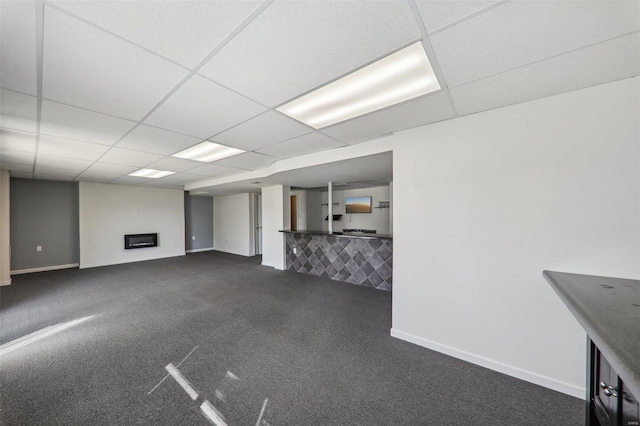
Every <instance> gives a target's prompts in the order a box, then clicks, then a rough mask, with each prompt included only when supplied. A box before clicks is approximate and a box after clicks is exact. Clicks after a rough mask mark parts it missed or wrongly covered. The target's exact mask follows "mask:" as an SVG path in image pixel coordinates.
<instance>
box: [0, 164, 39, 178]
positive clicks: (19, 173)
mask: <svg viewBox="0 0 640 426" xmlns="http://www.w3.org/2000/svg"><path fill="white" fill-rule="evenodd" d="M1 168H2V170H10V171H11V173H10V175H11V177H12V178H18V179H33V173H31V172H22V171H19V170H16V171H13V170H11V169H5V168H4V167H1Z"/></svg>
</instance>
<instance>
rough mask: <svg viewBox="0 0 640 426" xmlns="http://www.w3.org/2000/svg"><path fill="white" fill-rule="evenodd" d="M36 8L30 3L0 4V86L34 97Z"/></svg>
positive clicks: (4, 2)
mask: <svg viewBox="0 0 640 426" xmlns="http://www.w3.org/2000/svg"><path fill="white" fill-rule="evenodd" d="M35 11H36V8H35V2H33V1H31V2H28V1H0V47H1V49H0V54H1V56H0V86H2V87H3V88H5V89H12V90H17V91H18V92H23V93H28V94H30V95H34V96H35V95H37V91H36V88H37V85H36V83H37V80H36V56H37V55H36V12H35Z"/></svg>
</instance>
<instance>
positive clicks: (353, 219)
mask: <svg viewBox="0 0 640 426" xmlns="http://www.w3.org/2000/svg"><path fill="white" fill-rule="evenodd" d="M365 196H371V197H372V198H371V206H372V207H371V213H357V214H345V204H344V202H345V198H347V197H365ZM389 196H390V194H389V186H378V187H374V188H364V189H347V190H342V191H336V190H335V189H334V190H333V202H334V203H339V204H338V205H337V206H333V214H341V215H342V218H340V220H339V221H334V222H333V230H334V231H342V230H343V229H344V228H347V229H375V230H376V231H377V233H378V234H390V223H391V222H390V220H389V218H390V216H389V209H378V208H374V207H376V206H377V205H378V201H390V199H389ZM327 199H328V193H327V192H323V193H322V203H326V202H327ZM315 208H321V209H322V229H323V230H324V231H327V230H328V229H329V222H328V221H326V220H324V218H325V217H327V211H328V207H327V206H324V205H323V206H315Z"/></svg>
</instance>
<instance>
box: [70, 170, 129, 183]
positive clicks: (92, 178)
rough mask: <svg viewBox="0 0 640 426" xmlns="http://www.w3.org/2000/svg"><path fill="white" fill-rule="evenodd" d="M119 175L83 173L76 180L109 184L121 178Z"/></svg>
mask: <svg viewBox="0 0 640 426" xmlns="http://www.w3.org/2000/svg"><path fill="white" fill-rule="evenodd" d="M121 176H122V174H120V173H93V172H84V173H82V174H81V175H80V176H77V177H76V180H79V181H87V182H110V181H112V180H114V179H117V178H119V177H121Z"/></svg>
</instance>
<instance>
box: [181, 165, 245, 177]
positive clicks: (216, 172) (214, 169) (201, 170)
mask: <svg viewBox="0 0 640 426" xmlns="http://www.w3.org/2000/svg"><path fill="white" fill-rule="evenodd" d="M244 171H245V170H240V169H235V168H232V167H225V166H219V165H217V164H205V165H203V166H200V167H196V168H195V169H191V170H189V174H194V175H199V176H224V175H230V174H236V173H241V172H244Z"/></svg>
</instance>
